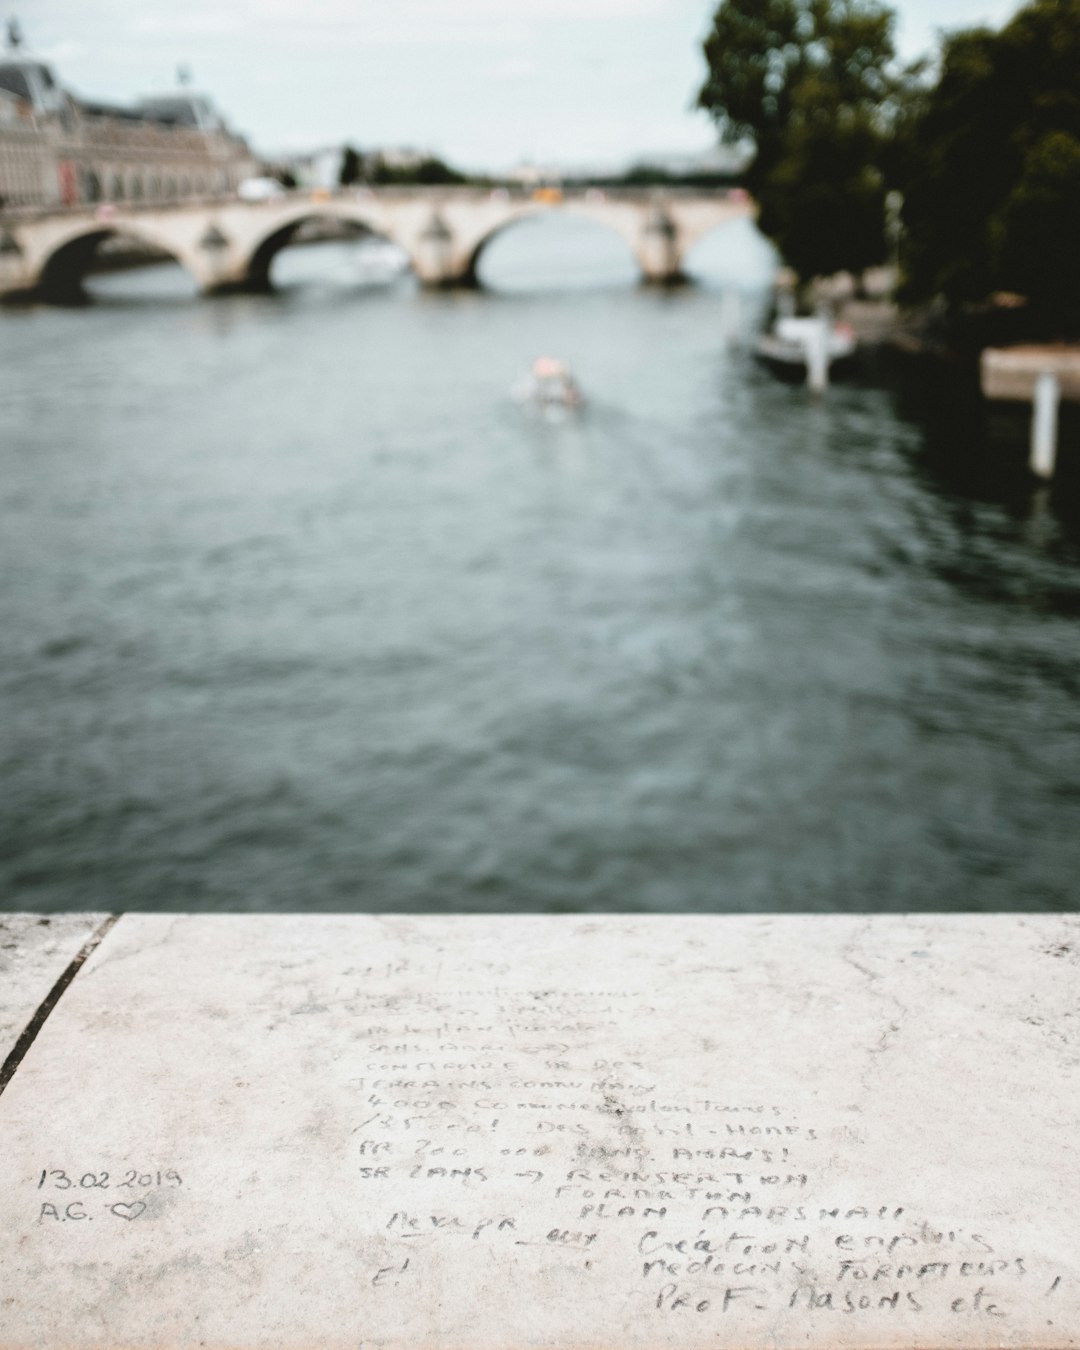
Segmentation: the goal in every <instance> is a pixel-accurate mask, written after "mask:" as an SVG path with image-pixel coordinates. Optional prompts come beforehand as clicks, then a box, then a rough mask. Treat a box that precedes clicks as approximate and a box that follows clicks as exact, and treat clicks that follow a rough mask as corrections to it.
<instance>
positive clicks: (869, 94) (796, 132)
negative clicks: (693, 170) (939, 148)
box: [698, 0, 905, 277]
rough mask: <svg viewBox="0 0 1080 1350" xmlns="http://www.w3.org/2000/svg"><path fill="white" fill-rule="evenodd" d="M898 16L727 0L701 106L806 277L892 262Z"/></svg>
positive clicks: (776, 0)
mask: <svg viewBox="0 0 1080 1350" xmlns="http://www.w3.org/2000/svg"><path fill="white" fill-rule="evenodd" d="M894 17H895V16H894V14H893V12H892V11H891V10H890V9H888V8H887V7H886V6H885V5H883V4H881V3H879V0H723V3H722V4H721V5H720V8H719V9H718V10H717V11H716V14H715V16H714V19H713V26H712V30H711V32H710V33H709V35H708V37H707V38H706V40H705V57H706V60H707V62H708V66H709V75H708V78H707V79H706V81H705V84H704V85H703V86H702V89H701V92H700V94H699V96H698V102H699V104H700V106H701V107H703V108H705V109H706V110H707V111H708V112H709V113H710V114H711V115H712V117H713V118H714V120H715V121H716V122H717V124H718V126H719V128H720V132H721V135H722V137H723V138H724V139H725V140H726V141H728V142H729V143H732V142H739V141H742V140H745V139H750V140H752V141H753V144H754V147H755V155H754V159H753V161H752V162H751V164H750V167H749V169H748V170H747V173H746V175H745V181H746V186H747V187H748V188H749V189H750V191H751V192H752V193H753V194H754V196H755V197H756V199H757V202H758V206H759V210H760V216H759V223H760V225H761V228H762V230H763V231H764V232H765V233H766V234H767V235H769V236H770V237H771V238H772V239H773V240H774V241H775V243H776V244H777V246H778V248H779V249H780V252H781V253H782V254H783V256H784V258H785V259H786V261H787V262H789V263H790V264H791V265H792V266H793V267H794V268H795V269H796V270H797V271H798V272H799V273H801V274H802V275H803V276H806V277H809V276H814V275H823V274H827V273H830V272H835V271H839V270H841V269H847V270H851V271H861V270H863V269H864V268H866V267H868V266H870V265H872V264H874V263H878V262H882V261H884V259H885V257H886V255H887V244H886V237H885V197H886V193H887V190H888V187H889V183H888V181H887V167H888V162H889V157H888V145H889V129H890V125H891V122H892V121H893V120H894V119H895V117H896V116H897V112H898V109H899V107H900V105H901V97H902V94H903V91H904V88H905V80H904V78H903V77H902V76H901V75H900V74H899V73H898V72H895V71H894V69H893V63H894V55H895V53H894V48H893V40H892V29H893V22H894Z"/></svg>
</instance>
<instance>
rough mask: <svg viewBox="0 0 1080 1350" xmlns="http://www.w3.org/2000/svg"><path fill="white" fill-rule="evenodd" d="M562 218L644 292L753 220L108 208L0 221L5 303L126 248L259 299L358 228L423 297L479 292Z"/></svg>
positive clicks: (489, 209) (664, 206) (685, 209)
mask: <svg viewBox="0 0 1080 1350" xmlns="http://www.w3.org/2000/svg"><path fill="white" fill-rule="evenodd" d="M559 212H561V213H566V214H569V215H572V216H575V217H578V218H584V219H587V220H591V221H593V222H594V223H596V224H598V225H602V226H604V227H606V228H608V229H611V230H613V231H614V232H615V233H616V234H618V235H619V236H620V237H621V238H622V239H624V240H625V242H626V244H627V245H628V247H629V248H630V250H631V252H632V254H633V256H634V258H635V259H636V261H637V264H638V267H639V269H640V271H641V275H642V278H643V279H644V280H645V281H648V282H653V283H658V284H670V283H672V282H676V281H679V280H681V279H682V277H683V264H684V260H685V258H686V255H687V253H688V251H689V250H690V249H691V248H692V247H693V245H694V244H695V243H697V241H698V240H699V239H700V238H702V236H704V235H705V234H707V233H708V232H709V231H710V230H712V229H714V228H716V227H717V226H719V225H722V224H724V223H726V222H727V221H730V220H733V219H737V218H740V217H747V216H752V215H753V214H754V207H753V203H752V202H751V201H750V200H749V199H748V198H747V197H746V196H745V194H742V193H739V192H738V191H733V192H726V191H724V192H711V193H702V192H690V191H680V190H670V191H664V192H655V191H652V190H649V191H645V190H622V191H613V192H601V191H599V190H597V189H586V190H582V191H579V192H568V193H565V194H563V193H555V192H552V191H549V192H548V193H546V194H544V195H537V194H526V193H521V192H511V191H509V190H505V189H497V190H495V191H487V190H479V189H472V188H455V189H446V188H438V189H436V188H414V189H368V188H360V189H345V190H342V191H341V192H338V193H336V194H333V195H328V194H325V193H316V194H311V193H300V192H296V193H289V194H286V195H285V196H284V197H282V198H279V199H274V200H271V201H266V202H241V201H235V200H230V201H220V200H218V201H210V202H204V203H193V204H185V205H183V206H179V205H178V206H173V207H167V206H160V205H154V206H136V205H133V204H127V205H105V206H98V207H97V208H94V209H83V208H79V209H74V210H65V211H59V212H56V211H54V212H48V213H46V212H33V211H26V212H18V213H13V212H8V213H0V298H2V297H7V296H13V295H22V294H39V295H44V296H53V297H63V296H65V295H69V294H71V293H72V292H77V291H78V290H79V288H80V286H81V282H82V279H83V277H84V276H85V275H86V272H87V271H88V270H89V269H90V268H91V266H92V265H93V262H94V257H95V254H96V251H97V248H98V245H99V244H100V243H101V242H102V241H104V240H106V239H109V238H114V237H120V238H129V239H131V240H133V241H135V242H136V243H141V244H144V245H147V246H149V247H150V248H151V249H154V250H158V251H160V252H162V253H164V254H168V255H170V256H171V257H173V258H175V259H176V260H177V261H178V262H180V263H181V264H182V265H183V266H184V267H186V268H187V270H188V271H189V272H190V273H191V274H192V276H193V277H194V278H195V280H196V282H197V283H198V286H199V289H200V290H201V291H203V292H204V293H213V292H219V291H228V290H237V289H260V288H265V287H266V286H267V285H268V284H269V275H270V265H271V263H272V261H273V258H274V256H275V254H276V253H277V252H278V251H279V250H280V249H282V248H284V247H285V246H286V245H288V244H289V242H290V241H291V240H292V238H293V236H294V235H295V234H296V232H297V231H298V230H299V229H300V228H301V227H302V226H304V225H306V224H308V223H309V222H312V221H319V220H322V221H329V222H334V223H337V224H343V223H344V224H351V225H355V226H356V227H357V228H358V229H361V230H366V231H370V232H371V233H372V234H375V235H378V236H381V237H383V238H386V239H388V240H390V241H391V242H393V243H395V244H397V245H399V246H400V247H401V248H402V249H403V250H404V252H405V254H406V255H407V256H408V258H409V262H410V264H411V266H412V269H413V271H414V272H415V274H416V275H417V277H418V278H419V279H420V281H421V282H422V283H423V284H424V285H426V286H461V285H473V284H475V282H476V275H477V263H478V261H479V258H480V255H481V254H482V252H483V250H484V248H485V247H486V246H487V245H488V244H489V243H490V241H491V240H492V239H493V238H494V237H495V236H496V235H497V234H499V233H500V232H501V231H502V230H504V229H507V228H509V227H510V226H512V225H514V224H515V223H516V222H518V221H520V220H524V219H528V218H531V217H535V216H538V215H550V214H553V213H559Z"/></svg>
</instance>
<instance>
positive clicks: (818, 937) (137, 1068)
mask: <svg viewBox="0 0 1080 1350" xmlns="http://www.w3.org/2000/svg"><path fill="white" fill-rule="evenodd" d="M1078 987H1080V920H1078V919H1077V918H1076V917H1063V916H1021V915H992V916H985V915H984V916H976V915H968V916H960V915H944V916H918V917H891V916H876V917H866V916H797V917H794V916H757V917H712V918H704V917H645V918H641V917H567V916H560V917H538V916H518V917H421V918H416V917H397V916H379V915H374V916H317V917H299V916H189V915H142V914H126V915H123V916H121V917H120V918H118V919H116V918H111V917H109V916H106V915H101V914H90V915H82V916H70V915H69V916H55V917H52V918H45V917H39V916H32V915H12V916H8V917H7V918H0V1036H2V1037H3V1044H2V1047H0V1055H3V1056H6V1057H7V1058H6V1061H5V1068H4V1077H3V1091H2V1094H0V1158H2V1160H3V1164H2V1169H0V1347H2V1350H30V1348H31V1347H33V1350H47V1348H48V1347H57V1348H58V1350H60V1347H62V1350H91V1347H93V1348H94V1350H106V1348H107V1350H156V1348H157V1347H161V1350H166V1348H167V1350H195V1347H203V1348H204V1350H237V1347H241V1346H242V1347H245V1350H257V1348H259V1347H275V1348H284V1347H288V1350H300V1348H301V1347H304V1348H305V1350H306V1348H307V1347H311V1346H316V1345H317V1346H319V1347H329V1348H332V1350H337V1348H338V1347H341V1348H342V1350H344V1347H350V1350H359V1347H364V1350H374V1348H375V1347H380V1348H381V1350H416V1347H432V1348H438V1350H523V1348H524V1347H532V1348H534V1350H535V1348H537V1347H545V1348H547V1347H550V1350H657V1348H658V1347H666V1348H670V1350H703V1348H704V1347H706V1346H717V1345H720V1346H737V1347H740V1350H759V1348H760V1350H766V1347H768V1350H787V1348H788V1347H790V1348H791V1350H795V1347H799V1348H800V1350H837V1348H838V1347H846V1348H847V1350H915V1348H916V1347H919V1348H922V1350H940V1348H941V1347H960V1348H962V1350H967V1348H968V1347H970V1350H975V1348H976V1347H980V1348H981V1347H989V1346H995V1347H1011V1348H1012V1350H1065V1348H1066V1347H1075V1346H1080V1241H1078V1233H1077V1214H1078V1213H1080V1156H1078V1152H1080V1144H1078V1140H1080V1128H1078V1127H1080V1093H1078V1079H1080V1054H1078V1049H1080V1041H1078V1030H1080V1023H1078V1018H1080V1008H1078V1004H1077V989H1078Z"/></svg>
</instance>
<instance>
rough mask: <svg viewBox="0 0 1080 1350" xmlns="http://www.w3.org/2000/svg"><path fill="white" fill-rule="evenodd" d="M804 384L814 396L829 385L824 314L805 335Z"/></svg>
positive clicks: (826, 325) (827, 346)
mask: <svg viewBox="0 0 1080 1350" xmlns="http://www.w3.org/2000/svg"><path fill="white" fill-rule="evenodd" d="M806 383H807V386H808V388H809V389H810V392H811V393H814V394H823V393H824V392H825V390H826V389H827V388H828V385H829V321H828V318H827V317H826V316H825V315H824V314H819V315H818V316H817V320H816V322H815V323H814V324H813V326H812V327H811V328H810V329H809V331H808V333H807V335H806Z"/></svg>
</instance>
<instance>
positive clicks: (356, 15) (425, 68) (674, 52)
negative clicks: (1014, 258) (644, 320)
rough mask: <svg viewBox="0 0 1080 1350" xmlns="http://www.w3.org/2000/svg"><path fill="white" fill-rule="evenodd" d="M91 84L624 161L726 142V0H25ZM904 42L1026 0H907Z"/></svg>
mask: <svg viewBox="0 0 1080 1350" xmlns="http://www.w3.org/2000/svg"><path fill="white" fill-rule="evenodd" d="M13 2H14V0H9V4H8V14H11V13H14V14H15V16H16V17H17V18H18V19H19V22H20V24H21V26H22V29H23V33H24V36H25V38H26V41H27V44H28V46H29V47H30V48H31V49H32V50H33V51H34V52H35V53H36V54H38V55H40V56H43V57H45V58H47V59H48V60H49V61H50V62H52V63H53V65H54V66H55V69H56V73H57V75H58V76H59V78H60V80H61V82H62V83H63V84H64V85H65V86H66V87H68V88H70V89H72V90H73V91H75V92H76V93H79V94H83V95H85V96H88V97H94V98H98V99H106V100H113V101H116V102H126V101H128V100H132V99H134V98H136V97H138V96H139V95H141V94H147V93H153V92H159V91H161V90H162V89H167V88H169V87H171V86H172V85H173V84H174V83H175V79H176V69H177V66H178V65H180V64H183V65H186V66H187V67H189V68H190V70H191V72H192V76H193V83H194V86H195V87H197V88H199V89H202V90H205V91H206V92H208V93H210V94H211V95H212V96H213V98H214V100H215V102H216V103H217V105H218V107H219V108H220V109H221V110H222V111H223V112H224V114H225V116H226V118H227V119H228V121H229V123H230V125H232V126H233V127H234V128H235V129H236V130H238V131H241V132H243V133H244V134H245V135H247V136H248V137H249V139H250V140H251V142H252V144H253V146H254V147H255V148H256V150H258V151H260V152H263V153H273V152H275V151H285V150H302V149H313V148H317V147H320V146H326V145H333V144H340V143H341V142H343V141H349V142H351V143H353V144H355V145H357V146H358V147H360V148H366V147H373V146H380V145H382V146H386V145H391V146H403V145H408V146H414V147H417V148H421V149H426V150H431V151H433V152H434V153H436V154H439V155H441V156H443V157H444V158H446V159H447V160H449V161H450V162H451V163H454V164H456V165H459V166H461V167H463V168H467V169H473V170H479V169H491V170H503V169H509V168H511V167H513V166H514V165H515V164H519V163H521V162H523V161H529V162H531V163H535V164H540V165H556V166H559V167H564V168H566V167H573V166H592V167H599V166H604V167H609V166H610V167H616V166H620V165H625V164H628V163H630V162H633V161H635V160H640V159H648V158H649V157H650V156H658V155H668V154H695V153H699V152H703V151H705V150H707V149H708V148H709V147H710V146H712V145H714V144H715V140H716V137H715V133H714V131H713V129H712V125H711V123H710V122H709V119H708V118H707V117H706V116H705V115H704V114H703V113H701V112H696V111H694V109H693V103H694V99H695V95H696V92H697V89H698V88H699V87H700V84H701V82H702V79H703V76H704V69H705V68H704V59H703V57H702V55H701V41H702V38H703V37H704V35H705V33H706V32H707V31H708V28H709V19H710V16H711V14H712V12H713V9H714V8H715V4H710V3H709V0H20V3H19V4H18V5H17V7H16V8H14V10H13V9H12V4H13ZM894 7H895V8H896V10H897V12H898V15H899V24H898V31H897V36H898V41H899V46H900V50H901V54H902V55H903V56H904V57H906V58H914V57H916V56H918V55H921V54H922V53H924V52H928V51H932V50H933V48H934V45H935V34H936V32H937V31H939V30H941V29H946V30H947V29H950V28H957V27H964V26H967V25H970V24H974V23H979V22H988V23H991V24H993V25H995V26H997V25H1000V24H1001V23H1002V22H1003V21H1004V20H1005V19H1007V18H1008V16H1009V15H1010V14H1011V13H1012V12H1013V11H1014V10H1015V8H1016V3H1015V0H898V2H897V3H894Z"/></svg>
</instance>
